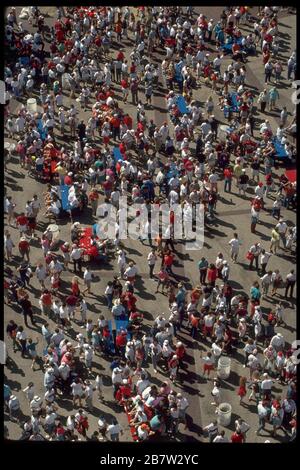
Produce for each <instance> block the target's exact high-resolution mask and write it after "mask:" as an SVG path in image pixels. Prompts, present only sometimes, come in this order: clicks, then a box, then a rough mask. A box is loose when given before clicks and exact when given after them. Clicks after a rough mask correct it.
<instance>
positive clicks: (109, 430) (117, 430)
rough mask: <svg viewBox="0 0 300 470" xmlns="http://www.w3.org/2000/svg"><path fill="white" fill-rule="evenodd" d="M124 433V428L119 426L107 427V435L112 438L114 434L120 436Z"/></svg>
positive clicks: (111, 425)
mask: <svg viewBox="0 0 300 470" xmlns="http://www.w3.org/2000/svg"><path fill="white" fill-rule="evenodd" d="M121 431H122V428H121V426H120V425H119V424H110V425H109V426H107V433H108V434H109V435H110V437H111V436H112V435H113V434H119V433H120V432H121Z"/></svg>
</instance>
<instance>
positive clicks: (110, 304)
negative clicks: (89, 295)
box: [106, 294, 113, 309]
mask: <svg viewBox="0 0 300 470" xmlns="http://www.w3.org/2000/svg"><path fill="white" fill-rule="evenodd" d="M112 298H113V296H112V294H106V300H107V306H108V308H109V309H111V308H112Z"/></svg>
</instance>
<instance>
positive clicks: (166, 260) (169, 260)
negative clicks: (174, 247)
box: [164, 255, 174, 266]
mask: <svg viewBox="0 0 300 470" xmlns="http://www.w3.org/2000/svg"><path fill="white" fill-rule="evenodd" d="M173 261H174V256H173V255H165V257H164V264H165V266H172V264H173Z"/></svg>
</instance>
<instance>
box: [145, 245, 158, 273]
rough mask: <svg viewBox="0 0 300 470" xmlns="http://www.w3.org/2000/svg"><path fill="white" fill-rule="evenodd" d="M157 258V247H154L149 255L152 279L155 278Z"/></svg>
mask: <svg viewBox="0 0 300 470" xmlns="http://www.w3.org/2000/svg"><path fill="white" fill-rule="evenodd" d="M156 260H157V255H156V251H155V248H152V250H151V251H150V253H149V254H148V256H147V261H148V266H149V274H150V279H153V271H154V266H155V263H156Z"/></svg>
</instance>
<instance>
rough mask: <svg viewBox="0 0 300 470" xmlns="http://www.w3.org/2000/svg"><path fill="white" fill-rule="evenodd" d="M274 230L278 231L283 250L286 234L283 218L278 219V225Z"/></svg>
mask: <svg viewBox="0 0 300 470" xmlns="http://www.w3.org/2000/svg"><path fill="white" fill-rule="evenodd" d="M276 228H277V229H278V233H279V235H280V239H281V241H282V244H283V249H284V250H285V244H286V232H287V228H288V227H287V224H286V223H285V222H284V220H283V218H280V219H279V222H278V224H277V225H276Z"/></svg>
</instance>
